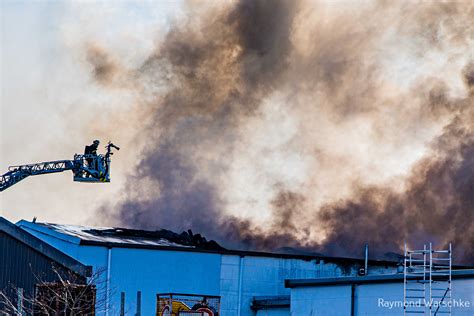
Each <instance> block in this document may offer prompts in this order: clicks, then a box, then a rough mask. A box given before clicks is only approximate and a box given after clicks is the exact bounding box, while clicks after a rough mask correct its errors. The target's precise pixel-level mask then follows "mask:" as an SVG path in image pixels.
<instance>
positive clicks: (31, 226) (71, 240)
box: [15, 219, 81, 245]
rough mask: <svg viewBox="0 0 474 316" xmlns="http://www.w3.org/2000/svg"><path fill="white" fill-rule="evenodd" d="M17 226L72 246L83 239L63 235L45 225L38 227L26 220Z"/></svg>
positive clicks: (19, 222)
mask: <svg viewBox="0 0 474 316" xmlns="http://www.w3.org/2000/svg"><path fill="white" fill-rule="evenodd" d="M15 225H16V226H19V227H21V228H23V229H25V228H27V229H31V230H34V231H36V232H38V233H42V234H45V235H48V236H51V237H54V238H56V239H59V240H62V241H65V242H69V243H72V244H77V245H78V244H79V243H80V241H81V239H80V238H79V237H76V236H71V235H68V234H62V233H60V232H57V231H55V230H54V229H51V228H48V227H46V226H43V225H38V224H37V223H33V222H29V221H27V220H24V219H22V220H20V221H18V222H17V223H16V224H15Z"/></svg>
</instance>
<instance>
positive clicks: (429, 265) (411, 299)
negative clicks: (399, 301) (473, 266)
mask: <svg viewBox="0 0 474 316" xmlns="http://www.w3.org/2000/svg"><path fill="white" fill-rule="evenodd" d="M451 266H452V249H451V243H450V244H449V248H448V249H446V250H434V249H433V245H432V244H431V243H430V244H429V246H428V247H427V245H424V246H423V249H422V250H408V249H407V246H406V244H405V257H404V269H403V282H404V285H403V311H404V315H420V314H422V315H430V316H431V315H433V316H434V315H451V307H452V303H451V299H452V282H451V272H452V269H451Z"/></svg>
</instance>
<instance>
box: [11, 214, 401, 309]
mask: <svg viewBox="0 0 474 316" xmlns="http://www.w3.org/2000/svg"><path fill="white" fill-rule="evenodd" d="M17 225H19V226H20V227H22V228H23V229H25V230H27V231H29V232H30V233H32V234H33V235H35V236H37V237H38V238H40V239H42V240H43V241H45V242H47V243H49V244H51V245H53V246H54V247H56V248H58V249H59V250H61V251H63V252H65V253H67V254H68V255H70V256H72V257H73V258H75V259H77V260H78V261H80V262H82V263H83V264H87V265H92V266H93V268H94V271H102V273H101V279H100V280H101V281H100V283H101V284H100V285H99V286H98V287H99V290H98V299H99V300H103V301H107V293H109V299H108V301H109V313H108V314H109V315H116V314H118V312H119V308H120V293H121V292H124V293H125V303H126V306H125V311H126V314H128V315H134V313H135V311H136V295H137V291H141V296H142V303H141V306H142V308H141V311H142V315H155V311H156V294H157V293H168V292H176V293H188V294H207V295H218V296H221V315H222V316H255V315H257V311H253V310H251V308H250V305H251V301H252V298H253V297H254V296H271V295H289V294H290V289H288V288H285V279H296V278H302V279H303V278H317V277H322V276H340V275H354V274H357V271H358V267H359V266H358V265H354V266H348V265H347V264H344V265H341V264H339V263H334V262H329V261H327V262H325V261H324V260H321V259H311V260H309V259H301V258H291V257H288V256H286V257H278V256H273V255H272V254H268V256H265V255H262V254H261V253H259V255H252V254H251V253H245V254H232V253H225V252H223V253H219V252H215V251H214V252H205V251H199V252H196V251H190V250H189V249H183V250H182V251H180V250H176V249H175V248H173V250H166V249H162V248H161V249H141V248H136V247H128V246H127V247H111V248H107V247H106V246H100V245H84V244H81V243H80V242H81V239H80V238H79V237H76V236H71V235H68V234H63V233H59V232H57V231H54V230H52V229H49V228H47V227H44V226H41V225H38V224H35V223H30V222H27V221H21V222H19V223H18V224H17ZM371 269H372V270H373V271H377V272H379V273H392V272H394V270H395V269H396V267H395V266H389V267H386V266H383V265H381V266H373V267H371ZM107 276H108V277H107ZM107 280H108V281H109V282H107ZM107 288H108V290H107ZM263 312H266V314H262V313H263ZM285 313H286V315H289V314H290V310H289V308H287V309H285V308H283V309H275V310H268V311H259V312H258V315H278V316H280V315H284V314H285ZM98 314H99V315H104V314H105V312H104V311H102V313H101V311H100V308H99V310H98ZM293 315H300V314H293ZM301 315H303V314H301Z"/></svg>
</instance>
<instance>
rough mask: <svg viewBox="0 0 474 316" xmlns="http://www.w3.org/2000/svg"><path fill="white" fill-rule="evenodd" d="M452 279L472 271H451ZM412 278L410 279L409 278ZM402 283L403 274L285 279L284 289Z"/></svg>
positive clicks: (472, 274) (466, 276)
mask: <svg viewBox="0 0 474 316" xmlns="http://www.w3.org/2000/svg"><path fill="white" fill-rule="evenodd" d="M451 277H452V279H471V278H474V269H469V270H453V271H452V274H451ZM411 278H412V277H411ZM402 281H403V273H397V274H378V275H368V276H360V277H334V278H319V279H287V280H285V287H286V288H297V287H307V286H331V285H352V284H356V285H357V284H377V283H398V282H402Z"/></svg>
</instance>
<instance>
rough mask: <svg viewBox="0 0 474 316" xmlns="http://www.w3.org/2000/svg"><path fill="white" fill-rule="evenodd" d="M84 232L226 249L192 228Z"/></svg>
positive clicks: (203, 247)
mask: <svg viewBox="0 0 474 316" xmlns="http://www.w3.org/2000/svg"><path fill="white" fill-rule="evenodd" d="M84 232H86V233H89V234H92V235H95V236H103V237H114V238H120V239H122V240H137V241H146V240H158V241H162V242H163V241H165V240H167V241H169V242H171V244H170V245H172V246H186V247H194V248H200V249H207V250H225V248H224V247H222V246H221V245H219V244H218V243H217V242H216V241H214V240H207V239H206V238H205V237H204V236H202V235H201V234H193V232H192V231H191V230H190V229H189V230H188V231H187V232H185V231H183V232H182V233H181V234H177V233H175V232H172V231H170V230H167V229H160V230H155V231H147V230H140V229H127V228H109V229H89V230H85V231H84Z"/></svg>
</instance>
